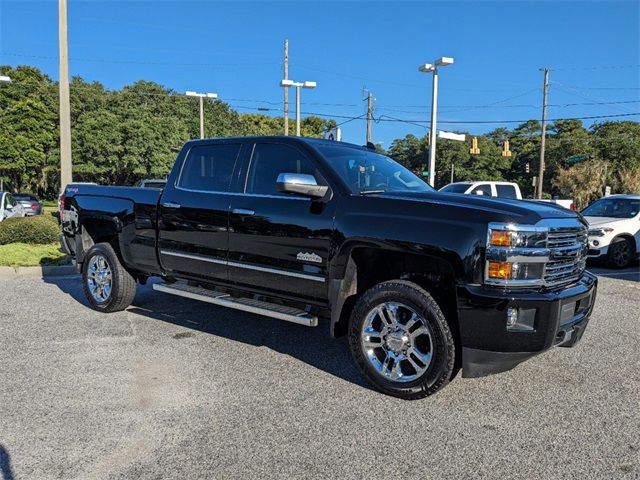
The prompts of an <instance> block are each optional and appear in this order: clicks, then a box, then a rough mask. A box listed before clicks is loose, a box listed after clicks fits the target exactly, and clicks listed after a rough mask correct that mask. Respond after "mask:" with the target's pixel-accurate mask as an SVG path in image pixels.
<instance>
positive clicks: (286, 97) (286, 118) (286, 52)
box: [283, 40, 289, 136]
mask: <svg viewBox="0 0 640 480" xmlns="http://www.w3.org/2000/svg"><path fill="white" fill-rule="evenodd" d="M283 78H284V79H285V80H288V79H289V40H285V41H284V77H283ZM284 134H285V136H287V135H289V87H284Z"/></svg>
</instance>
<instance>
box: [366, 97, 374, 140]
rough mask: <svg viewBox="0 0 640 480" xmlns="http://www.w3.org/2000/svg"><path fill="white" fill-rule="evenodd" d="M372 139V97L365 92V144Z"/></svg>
mask: <svg viewBox="0 0 640 480" xmlns="http://www.w3.org/2000/svg"><path fill="white" fill-rule="evenodd" d="M372 138H373V95H372V94H371V92H370V91H367V143H370V142H372V141H373V140H372Z"/></svg>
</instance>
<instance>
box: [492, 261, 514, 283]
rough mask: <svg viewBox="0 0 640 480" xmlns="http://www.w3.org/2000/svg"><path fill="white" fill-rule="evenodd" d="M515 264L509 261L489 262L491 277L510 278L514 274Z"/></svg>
mask: <svg viewBox="0 0 640 480" xmlns="http://www.w3.org/2000/svg"><path fill="white" fill-rule="evenodd" d="M512 269H513V264H511V263H509V262H489V278H497V279H500V280H509V279H510V278H511V275H512Z"/></svg>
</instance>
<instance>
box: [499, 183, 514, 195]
mask: <svg viewBox="0 0 640 480" xmlns="http://www.w3.org/2000/svg"><path fill="white" fill-rule="evenodd" d="M496 190H497V192H498V196H499V197H502V198H518V195H517V193H516V188H515V187H514V186H513V185H500V184H497V185H496Z"/></svg>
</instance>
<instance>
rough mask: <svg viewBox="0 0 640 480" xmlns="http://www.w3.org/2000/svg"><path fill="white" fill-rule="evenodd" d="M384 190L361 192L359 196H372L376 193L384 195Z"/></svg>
mask: <svg viewBox="0 0 640 480" xmlns="http://www.w3.org/2000/svg"><path fill="white" fill-rule="evenodd" d="M384 192H386V190H361V191H360V195H373V194H376V193H384Z"/></svg>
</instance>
